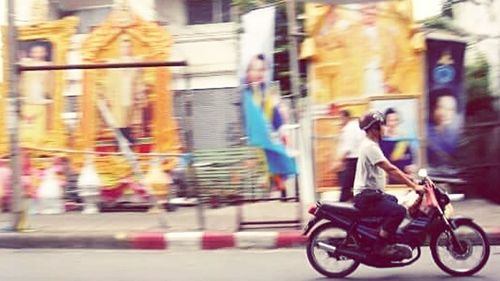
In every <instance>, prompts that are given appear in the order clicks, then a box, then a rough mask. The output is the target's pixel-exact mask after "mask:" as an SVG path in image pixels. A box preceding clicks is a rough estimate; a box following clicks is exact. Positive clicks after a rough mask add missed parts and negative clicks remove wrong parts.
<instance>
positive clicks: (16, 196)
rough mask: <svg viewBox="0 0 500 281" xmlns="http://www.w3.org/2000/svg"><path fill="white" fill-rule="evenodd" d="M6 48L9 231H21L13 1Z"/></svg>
mask: <svg viewBox="0 0 500 281" xmlns="http://www.w3.org/2000/svg"><path fill="white" fill-rule="evenodd" d="M7 13H8V15H7V24H8V25H7V36H8V37H7V46H8V64H9V74H8V75H9V95H8V96H9V99H8V101H9V102H8V109H7V126H8V132H9V138H10V152H11V154H10V163H11V169H12V190H13V195H12V207H11V212H12V225H11V230H13V231H21V230H23V229H24V228H25V223H26V208H25V206H24V196H23V190H22V186H21V157H20V149H19V119H18V117H19V113H20V106H19V99H18V92H17V90H18V75H19V69H18V66H17V64H16V51H17V49H18V46H17V32H16V27H15V12H14V0H8V2H7Z"/></svg>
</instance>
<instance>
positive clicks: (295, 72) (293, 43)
mask: <svg viewBox="0 0 500 281" xmlns="http://www.w3.org/2000/svg"><path fill="white" fill-rule="evenodd" d="M286 13H287V19H288V41H289V42H290V49H289V50H288V55H289V58H290V82H291V85H292V94H291V102H292V112H293V119H294V120H293V121H294V122H297V119H298V118H297V107H296V105H295V103H296V100H297V98H298V97H299V96H300V89H299V86H300V81H299V79H300V77H299V60H298V47H297V45H298V43H297V37H296V36H295V35H294V34H296V33H297V22H296V18H297V15H296V5H295V0H288V1H287V4H286Z"/></svg>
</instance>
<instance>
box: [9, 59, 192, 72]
mask: <svg viewBox="0 0 500 281" xmlns="http://www.w3.org/2000/svg"><path fill="white" fill-rule="evenodd" d="M14 63H15V61H14ZM182 66H187V62H186V61H152V62H125V63H86V64H63V65H43V66H23V65H20V66H18V69H19V71H21V72H24V71H44V70H68V69H108V68H138V67H140V68H145V67H182Z"/></svg>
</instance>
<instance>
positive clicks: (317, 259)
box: [308, 225, 359, 276]
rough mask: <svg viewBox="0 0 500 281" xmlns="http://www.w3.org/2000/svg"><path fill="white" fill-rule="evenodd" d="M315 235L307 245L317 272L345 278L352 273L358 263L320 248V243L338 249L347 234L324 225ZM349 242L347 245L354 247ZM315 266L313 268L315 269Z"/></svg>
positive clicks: (340, 229)
mask: <svg viewBox="0 0 500 281" xmlns="http://www.w3.org/2000/svg"><path fill="white" fill-rule="evenodd" d="M318 230H320V231H318V232H317V235H315V236H314V237H312V240H311V241H310V244H309V249H308V250H309V252H310V258H312V260H313V261H312V262H313V265H314V264H316V266H317V268H316V269H318V271H320V272H321V273H323V274H324V275H327V276H345V275H347V274H349V273H351V272H352V271H354V270H355V269H356V268H357V266H358V265H359V262H357V261H355V260H353V259H350V258H348V257H345V256H342V255H338V254H335V253H332V252H331V251H328V250H325V249H322V248H320V246H319V245H320V243H325V244H327V245H330V246H334V247H338V246H339V245H340V244H341V243H342V242H343V241H344V239H345V238H346V237H347V232H346V231H345V230H344V229H342V228H338V227H335V226H332V225H325V226H323V228H322V229H318ZM354 243H355V241H353V240H351V241H349V242H348V245H354ZM316 266H315V267H316Z"/></svg>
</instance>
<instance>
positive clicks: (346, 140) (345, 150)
mask: <svg viewBox="0 0 500 281" xmlns="http://www.w3.org/2000/svg"><path fill="white" fill-rule="evenodd" d="M364 137H365V131H363V130H361V129H360V128H359V122H358V120H350V121H349V122H348V123H347V124H346V125H345V126H344V127H343V128H342V130H341V131H340V137H339V148H338V150H337V154H338V155H337V157H339V158H342V157H344V155H347V158H358V154H359V153H358V152H359V146H360V145H361V142H362V141H363V139H364Z"/></svg>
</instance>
